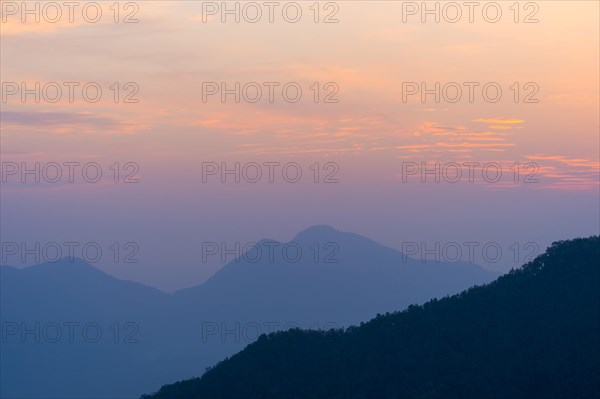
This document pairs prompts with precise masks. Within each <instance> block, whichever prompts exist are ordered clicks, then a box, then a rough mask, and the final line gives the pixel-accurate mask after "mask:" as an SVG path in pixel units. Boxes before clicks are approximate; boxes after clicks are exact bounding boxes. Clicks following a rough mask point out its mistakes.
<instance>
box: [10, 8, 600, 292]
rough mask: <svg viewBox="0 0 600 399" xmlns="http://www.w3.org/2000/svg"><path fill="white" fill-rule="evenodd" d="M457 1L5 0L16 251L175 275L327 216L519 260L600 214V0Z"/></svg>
mask: <svg viewBox="0 0 600 399" xmlns="http://www.w3.org/2000/svg"><path fill="white" fill-rule="evenodd" d="M34 3H35V4H38V6H37V7H38V8H37V9H36V8H35V7H36V6H35V4H34ZM437 3H438V6H437V7H438V8H437V10H438V11H439V12H438V13H437V15H436V12H435V4H436V2H428V3H427V7H429V8H428V9H427V10H424V9H423V4H422V3H421V2H401V1H336V2H325V1H323V2H318V3H316V2H296V3H294V2H275V3H270V4H274V5H273V8H269V7H270V6H269V5H268V4H267V2H255V3H252V5H251V6H249V5H248V4H247V3H243V2H237V3H236V2H227V4H226V5H224V3H222V2H193V1H172V2H161V1H138V2H118V3H116V4H117V5H118V7H115V5H114V4H115V3H114V2H97V3H93V2H77V6H75V8H74V9H72V10H70V9H69V8H68V7H67V6H65V5H64V4H63V2H54V3H53V2H31V3H29V6H30V7H31V8H30V9H28V10H23V9H22V4H21V2H12V1H2V2H1V3H0V4H1V5H0V12H1V13H2V14H1V16H0V18H1V24H2V25H1V27H0V33H1V46H0V55H1V60H0V66H1V81H2V93H1V94H2V98H1V103H0V105H1V118H2V122H1V135H0V145H1V148H0V156H1V161H2V176H1V178H2V181H1V193H0V199H1V202H0V214H1V219H0V228H1V236H2V237H1V241H2V251H1V252H2V263H8V264H12V265H14V266H17V267H22V266H25V265H29V264H32V263H35V261H36V260H37V259H36V258H35V256H34V253H35V254H36V255H39V258H40V259H41V260H42V261H43V260H45V259H49V258H52V256H53V253H54V252H52V251H53V250H55V249H56V245H54V244H58V246H59V247H60V248H62V250H63V251H66V248H69V245H72V248H76V249H75V250H74V251H75V254H76V255H79V256H80V257H81V255H82V252H81V251H82V248H84V247H85V248H86V250H87V249H89V248H91V251H92V252H93V251H95V250H97V249H98V248H99V249H100V250H101V251H102V254H101V256H98V257H97V258H98V260H97V261H96V262H95V264H96V265H97V266H98V267H100V268H102V269H103V270H105V271H107V272H109V273H111V274H113V275H115V276H117V277H120V278H126V279H132V280H135V281H139V282H142V283H144V284H148V285H152V286H155V287H158V288H160V289H163V290H166V291H173V290H176V289H179V288H183V287H189V286H192V285H195V284H199V283H201V282H203V281H205V280H206V279H207V278H209V277H210V276H211V275H212V274H214V273H215V272H216V271H217V270H218V269H219V267H220V266H222V264H223V261H222V259H221V257H220V256H214V257H211V258H210V259H209V260H208V261H202V250H203V248H204V247H203V243H207V242H215V243H219V244H220V243H227V245H229V246H234V245H235V243H241V244H242V246H244V244H245V243H249V242H253V241H257V240H260V239H262V238H274V239H278V240H281V241H289V240H292V239H293V238H294V236H295V235H296V234H297V233H298V232H300V231H301V230H303V229H305V228H307V227H309V226H312V225H321V224H327V225H331V226H333V227H335V228H337V229H340V230H344V231H351V232H355V233H358V234H362V235H366V236H368V237H370V238H372V239H374V240H376V241H378V242H380V243H383V244H385V245H388V246H391V247H394V248H397V249H402V248H403V247H405V246H406V244H407V243H418V244H421V243H424V244H425V245H426V248H436V245H439V246H440V248H445V247H447V246H448V244H450V243H459V244H460V246H461V247H463V248H464V243H468V242H477V243H479V244H480V245H479V247H480V248H482V247H486V244H492V243H493V244H495V245H494V246H496V245H497V247H499V248H501V249H502V251H503V256H502V258H501V259H500V260H493V259H492V260H490V257H489V256H485V254H482V253H481V251H479V250H478V251H477V252H476V256H475V258H476V259H475V261H476V262H477V263H480V264H482V265H483V266H484V267H486V268H489V269H492V270H497V271H507V270H509V269H510V268H512V267H517V266H519V265H520V264H521V263H522V262H523V260H525V259H526V258H527V255H529V254H531V253H536V251H537V252H539V253H541V252H542V251H543V250H544V249H545V247H546V246H547V245H549V244H550V243H551V242H553V241H556V240H561V239H567V238H573V237H577V236H588V235H593V234H600V226H599V220H600V206H599V204H600V192H599V190H600V185H599V172H600V163H599V161H600V142H599V138H600V135H599V131H600V126H599V122H600V118H599V109H600V104H599V90H600V89H599V82H598V79H599V75H600V74H599V70H600V65H599V48H600V43H599V38H600V32H599V21H598V19H599V12H600V10H599V4H598V2H595V1H552V2H550V1H537V2H524V1H522V2H502V1H500V2H495V3H494V2H476V4H475V6H474V8H473V9H470V8H469V7H467V6H465V5H464V4H465V2H454V3H453V2H437ZM32 4H34V5H32ZM223 7H227V10H229V13H227V12H225V11H227V10H224V9H223ZM236 7H237V9H236ZM232 10H233V11H232ZM428 10H429V11H431V10H434V13H427V11H428ZM98 11H99V12H100V13H98ZM436 17H437V18H438V20H439V21H436ZM36 18H38V19H39V22H38V21H36ZM236 18H237V19H238V20H236ZM270 18H272V20H270ZM36 97H38V98H36ZM37 165H39V166H37ZM36 168H38V169H36ZM236 168H237V169H236ZM27 171H29V172H27ZM98 173H100V174H101V175H99V174H98ZM66 243H76V244H66ZM15 244H16V245H17V247H18V249H15V248H16V247H15ZM36 245H38V246H39V249H37V248H38V247H37V246H36ZM487 246H489V245H487ZM27 248H29V249H30V250H31V251H30V253H29V255H28V252H27ZM32 248H33V249H32ZM442 252H443V251H442ZM66 253H67V252H63V255H64V254H66ZM84 255H85V256H83V257H84V258H85V257H86V256H88V257H89V258H90V259H96V257H95V256H94V255H89V253H86V254H84ZM422 255H423V254H416V256H422ZM131 260H137V261H138V262H137V263H130V262H129V261H131ZM229 260H231V259H229Z"/></svg>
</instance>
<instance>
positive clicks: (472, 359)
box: [143, 236, 600, 399]
mask: <svg viewBox="0 0 600 399" xmlns="http://www.w3.org/2000/svg"><path fill="white" fill-rule="evenodd" d="M599 316H600V238H599V237H597V236H595V237H590V238H585V239H575V240H569V241H561V242H556V243H554V244H552V246H551V247H549V248H548V250H547V251H546V253H544V254H543V255H540V256H539V257H537V258H536V259H535V260H533V261H532V262H529V263H528V264H526V265H524V266H523V267H522V268H520V269H517V270H513V271H511V272H510V273H509V274H507V275H504V276H502V277H500V278H498V280H496V281H494V282H493V283H490V284H488V285H485V286H480V287H474V288H470V289H468V290H467V291H464V292H462V293H461V294H458V295H454V296H452V297H448V298H444V299H441V300H436V299H434V300H431V301H429V302H427V303H426V304H424V305H423V306H410V307H409V308H408V309H407V310H405V311H403V312H395V313H391V314H385V315H378V316H377V317H376V318H375V319H373V320H371V321H369V322H368V323H361V324H360V326H359V327H351V328H348V329H337V330H336V329H332V330H329V331H302V330H299V329H295V330H290V331H287V332H277V333H272V334H268V335H263V336H261V337H260V338H259V339H258V340H257V341H256V342H254V343H252V344H250V345H249V346H248V347H247V348H246V349H244V350H243V351H241V352H240V353H238V354H236V355H234V356H232V357H231V358H228V359H226V360H224V361H222V362H220V363H219V364H217V365H216V366H215V367H213V368H211V369H209V370H208V371H207V372H206V373H205V374H204V375H203V376H202V377H201V378H196V379H192V380H187V381H181V382H178V383H175V384H172V385H167V386H164V387H163V388H161V390H159V391H158V392H157V393H155V394H153V395H145V396H143V398H144V399H167V398H168V399H183V398H192V397H193V398H198V399H204V398H206V399H209V398H210V399H216V398H219V399H233V398H236V399H238V398H239V399H242V398H244V399H258V398H261V399H269V398H327V399H338V398H339V399H342V398H344V399H353V398H398V399H399V398H412V399H425V398H428V399H436V398H439V399H447V398H457V399H458V398H491V397H493V398H506V399H508V398H511V399H520V398H523V399H525V398H527V399H529V398H536V399H537V398H540V399H541V398H544V399H554V398H556V399H558V398H581V399H587V398H589V399H592V398H597V397H598V394H599V392H600V379H599V378H598V376H599V375H600V317H599Z"/></svg>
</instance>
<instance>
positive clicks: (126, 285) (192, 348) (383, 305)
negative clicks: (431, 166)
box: [0, 226, 497, 399]
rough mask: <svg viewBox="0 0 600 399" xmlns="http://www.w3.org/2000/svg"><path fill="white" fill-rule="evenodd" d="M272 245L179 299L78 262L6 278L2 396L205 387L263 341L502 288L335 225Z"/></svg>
mask: <svg viewBox="0 0 600 399" xmlns="http://www.w3.org/2000/svg"><path fill="white" fill-rule="evenodd" d="M269 246H270V247H271V248H278V250H275V251H273V257H272V258H271V257H269V256H268V252H263V253H262V254H261V256H259V257H257V256H256V253H257V252H255V253H252V251H253V247H249V248H248V252H247V253H246V254H244V255H242V256H239V257H238V258H237V259H235V260H232V261H231V262H229V263H227V264H226V265H225V266H223V268H222V269H221V270H219V271H218V272H217V273H216V274H215V275H214V276H213V277H212V278H210V279H209V280H207V281H206V282H205V283H204V284H202V285H200V286H197V287H193V288H190V289H186V290H182V291H179V292H176V293H174V294H166V293H163V292H161V291H159V290H157V289H154V288H150V287H146V286H144V285H142V284H139V283H135V282H132V281H122V280H118V279H116V278H113V277H112V276H110V275H108V274H106V273H104V272H102V271H100V270H98V269H97V268H95V267H93V266H91V265H89V264H87V263H85V262H83V261H80V260H74V261H73V260H70V259H63V260H61V261H59V262H53V263H44V264H40V265H36V266H31V267H27V268H24V269H16V268H12V267H9V266H2V267H0V284H1V286H0V288H1V289H0V310H1V321H2V334H3V335H2V356H1V359H0V366H1V368H0V377H1V379H2V386H1V387H0V390H1V392H0V393H1V396H2V397H5V396H6V397H11V398H31V397H36V398H40V399H41V398H57V397H60V398H65V399H66V398H85V397H102V398H123V397H137V396H139V395H140V394H142V393H143V392H150V391H155V390H157V389H158V388H160V386H161V385H163V384H165V383H168V382H170V381H175V380H180V379H184V378H191V377H194V376H197V375H198V370H202V369H203V368H205V367H207V366H210V365H213V364H215V363H216V362H218V361H219V360H222V359H224V358H225V357H226V356H229V355H232V354H234V353H236V352H237V351H239V350H241V349H243V348H244V347H245V346H246V345H248V344H249V343H251V342H252V341H254V340H255V339H256V338H257V337H258V336H259V335H260V334H262V333H268V332H271V331H278V330H288V329H290V328H295V327H302V328H313V329H321V330H322V329H325V330H326V329H329V328H332V327H335V328H341V327H347V326H349V325H351V324H355V323H358V322H360V321H361V320H367V319H369V318H371V317H373V316H375V315H376V314H377V313H378V312H382V311H383V312H386V311H392V310H396V309H403V308H405V307H406V306H408V305H409V304H412V303H423V302H425V301H427V300H429V299H431V298H434V297H437V298H440V297H443V296H445V295H448V294H454V293H457V292H460V291H461V290H463V289H466V288H468V287H471V286H474V285H477V284H482V283H486V282H489V281H492V280H493V279H494V278H496V277H497V274H496V273H492V272H489V271H486V270H484V269H482V268H481V267H479V266H477V265H474V264H468V263H459V262H456V263H442V262H440V263H436V262H421V261H417V260H414V259H410V258H407V257H405V256H404V255H403V254H402V253H400V252H398V251H396V250H394V249H392V248H388V247H385V246H383V245H380V244H378V243H376V242H374V241H372V240H369V239H368V238H365V237H362V236H360V235H356V234H352V233H346V232H341V231H338V230H335V229H333V228H331V227H328V226H315V227H311V228H309V229H306V230H304V231H302V232H301V233H299V234H298V235H297V236H296V237H295V238H294V239H293V240H292V241H291V242H289V243H279V242H276V241H275V240H262V241H259V242H258V243H256V244H255V245H254V247H258V248H262V250H263V251H264V249H265V248H269ZM284 247H285V248H287V249H288V250H289V252H287V253H286V252H283V251H282V250H281V249H282V248H284ZM295 250H296V251H297V250H300V251H301V256H299V257H298V256H296V255H294V252H293V251H295ZM198 263H199V265H200V266H199V267H201V262H200V260H199V261H198ZM73 323H76V324H77V325H76V326H75V327H72V328H73V334H74V337H73V339H72V340H71V339H70V335H69V334H70V331H69V328H70V327H69V325H71V326H72V325H73ZM65 324H66V325H65ZM57 325H58V327H57ZM84 327H87V328H88V331H87V335H85V334H84V333H83V331H82V330H83V328H84ZM58 328H60V333H61V336H60V339H58V340H57V342H52V341H53V340H54V339H55V333H56V332H57V331H58V330H57V329H58ZM97 329H100V331H101V337H100V339H99V340H98V341H95V340H94V339H91V338H94V337H93V335H94V333H95V331H96V330H97ZM88 335H89V336H91V337H89V336H88ZM71 341H72V342H71ZM82 365H90V366H89V367H82ZM99 370H102V371H101V372H100V371H99ZM99 373H101V374H99ZM31 381H35V384H32V383H31Z"/></svg>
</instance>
